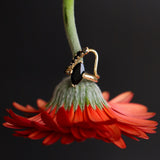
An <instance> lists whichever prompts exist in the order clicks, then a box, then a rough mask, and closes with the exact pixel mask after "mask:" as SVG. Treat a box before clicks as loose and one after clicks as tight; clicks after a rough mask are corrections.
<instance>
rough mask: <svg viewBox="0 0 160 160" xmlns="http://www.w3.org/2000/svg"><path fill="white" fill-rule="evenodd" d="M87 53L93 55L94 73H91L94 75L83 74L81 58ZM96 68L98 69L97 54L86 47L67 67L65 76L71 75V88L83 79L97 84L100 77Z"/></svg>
mask: <svg viewBox="0 0 160 160" xmlns="http://www.w3.org/2000/svg"><path fill="white" fill-rule="evenodd" d="M88 53H93V54H94V55H95V62H94V72H93V73H94V74H89V73H86V72H85V67H84V64H83V60H82V58H83V57H84V56H85V55H87V54H88ZM97 67H98V53H97V52H96V51H95V50H94V49H89V48H88V47H86V48H84V49H82V50H81V51H79V52H77V54H76V55H75V57H74V58H73V59H72V62H71V64H70V65H69V66H68V67H67V69H66V71H65V72H66V74H67V75H71V81H72V86H73V87H74V86H75V85H77V84H78V83H79V82H80V81H81V80H82V79H83V78H84V79H87V80H90V81H93V82H98V79H99V78H100V76H99V75H98V73H97Z"/></svg>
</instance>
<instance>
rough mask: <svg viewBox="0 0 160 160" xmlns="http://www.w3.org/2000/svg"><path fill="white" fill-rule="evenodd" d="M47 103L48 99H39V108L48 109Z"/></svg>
mask: <svg viewBox="0 0 160 160" xmlns="http://www.w3.org/2000/svg"><path fill="white" fill-rule="evenodd" d="M46 105H47V102H46V101H44V100H43V99H37V106H38V108H40V109H42V110H44V109H46Z"/></svg>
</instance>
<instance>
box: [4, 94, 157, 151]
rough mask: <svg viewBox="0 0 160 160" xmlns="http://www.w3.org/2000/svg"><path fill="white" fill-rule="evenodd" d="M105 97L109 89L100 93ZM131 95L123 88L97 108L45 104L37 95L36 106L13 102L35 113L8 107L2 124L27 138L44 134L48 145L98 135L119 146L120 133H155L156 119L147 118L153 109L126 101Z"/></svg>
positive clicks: (121, 146) (120, 141)
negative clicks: (149, 109) (48, 105)
mask: <svg viewBox="0 0 160 160" xmlns="http://www.w3.org/2000/svg"><path fill="white" fill-rule="evenodd" d="M103 96H104V98H105V99H106V100H107V101H108V99H109V93H108V92H104V93H103ZM132 97H133V93H132V92H125V93H122V94H120V95H119V96H117V97H115V98H114V99H112V100H111V101H109V103H108V107H106V106H104V107H103V108H99V107H98V106H96V108H95V109H94V108H93V106H91V105H90V104H89V105H85V107H84V109H81V108H80V106H78V107H77V108H76V109H74V106H73V105H72V106H71V107H70V109H67V110H66V109H65V107H64V106H61V107H60V108H58V109H57V107H54V109H52V107H48V108H47V109H46V107H45V106H46V104H47V103H46V102H45V101H43V100H41V99H38V100H37V106H38V107H39V109H38V110H36V109H34V108H33V107H31V106H30V105H27V106H26V107H24V106H22V105H20V104H18V103H16V102H14V103H13V106H14V107H15V108H17V109H18V110H20V111H23V112H26V113H37V114H36V115H35V116H31V117H22V116H19V115H17V114H15V113H14V112H13V111H12V110H8V113H9V115H10V117H9V116H6V117H4V119H5V121H6V122H5V123H4V124H3V125H4V126H5V127H8V128H12V129H18V130H16V131H15V133H14V135H15V136H21V137H27V138H30V139H41V138H44V140H43V144H44V145H51V144H53V143H55V142H56V141H58V140H59V139H61V143H62V144H69V143H72V142H73V141H77V142H81V141H84V140H86V139H87V138H96V139H101V140H103V141H105V142H107V143H114V144H115V145H117V146H118V147H120V148H125V147H126V145H125V142H124V141H123V139H122V137H121V135H122V134H124V135H126V136H128V137H130V138H132V139H135V140H137V138H136V137H138V138H143V139H148V136H147V135H146V133H155V131H154V129H156V126H157V122H155V121H152V120H147V119H148V118H151V117H153V116H154V115H155V113H152V112H147V108H146V107H145V106H143V105H141V104H136V103H129V102H130V100H131V99H132Z"/></svg>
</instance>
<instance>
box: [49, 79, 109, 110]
mask: <svg viewBox="0 0 160 160" xmlns="http://www.w3.org/2000/svg"><path fill="white" fill-rule="evenodd" d="M72 105H73V108H74V111H75V110H76V109H77V108H78V106H80V108H81V110H82V111H83V110H84V108H85V106H89V105H91V106H92V107H93V109H96V106H97V107H98V108H100V109H102V108H103V107H104V106H106V107H107V102H106V101H105V100H104V98H103V96H102V93H101V90H100V89H99V87H98V86H97V84H96V83H94V82H91V81H88V80H85V79H83V80H82V81H81V82H80V83H79V84H78V85H76V86H75V87H72V83H71V80H70V77H67V78H65V79H63V80H62V81H61V82H60V83H59V84H58V85H57V87H56V88H55V90H54V92H53V97H52V98H51V100H50V102H49V103H48V104H47V106H48V107H49V106H52V109H54V108H55V107H56V108H57V110H58V109H59V108H60V107H62V106H64V108H65V110H69V109H70V108H71V106H72Z"/></svg>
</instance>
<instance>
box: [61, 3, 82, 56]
mask: <svg viewBox="0 0 160 160" xmlns="http://www.w3.org/2000/svg"><path fill="white" fill-rule="evenodd" d="M63 20H64V27H65V31H66V36H67V39H68V43H69V46H70V48H71V51H72V55H73V56H75V54H76V53H77V52H78V51H80V50H81V45H80V42H79V38H78V34H77V29H76V24H75V18H74V0H63Z"/></svg>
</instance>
